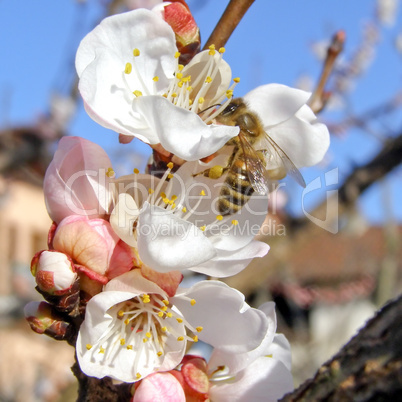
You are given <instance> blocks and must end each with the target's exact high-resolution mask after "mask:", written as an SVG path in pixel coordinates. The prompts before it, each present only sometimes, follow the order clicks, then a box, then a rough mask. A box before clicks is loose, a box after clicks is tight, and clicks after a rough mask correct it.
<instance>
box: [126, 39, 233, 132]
mask: <svg viewBox="0 0 402 402" xmlns="http://www.w3.org/2000/svg"><path fill="white" fill-rule="evenodd" d="M207 52H208V55H209V57H208V59H207V61H206V62H205V61H203V62H202V63H201V62H195V63H191V62H190V63H189V64H188V65H187V66H185V67H184V66H183V65H182V64H177V68H176V71H175V73H174V77H173V78H172V79H171V80H170V83H169V86H168V88H167V89H166V90H165V92H163V93H161V92H160V91H158V90H157V88H156V83H157V82H158V81H159V77H158V76H155V77H153V78H152V80H153V83H147V82H146V81H145V80H144V79H143V77H142V76H141V74H140V72H139V69H138V68H137V65H136V61H135V60H136V58H137V57H140V54H141V52H140V50H139V49H134V51H133V56H134V59H133V61H132V63H130V62H128V63H126V65H125V68H124V72H123V79H124V81H125V82H126V86H127V88H128V89H129V91H130V92H131V93H132V94H133V95H134V96H135V97H139V96H142V95H155V94H158V93H160V94H161V95H162V96H164V97H165V98H166V99H168V100H169V101H170V102H172V103H173V104H174V105H176V106H178V107H181V108H183V109H186V110H189V111H192V112H194V113H197V114H198V115H199V116H200V117H201V119H202V120H203V121H204V122H205V123H207V124H208V123H210V122H211V121H212V120H213V119H214V118H215V117H216V116H217V115H219V114H220V113H221V112H222V111H223V110H224V109H225V107H226V106H227V105H228V104H229V103H230V101H231V100H232V97H233V89H234V87H235V86H236V84H237V83H238V82H239V81H240V79H239V78H234V80H233V81H234V82H233V84H232V85H231V86H230V87H229V88H226V89H220V91H221V93H215V94H214V96H213V99H214V104H209V103H210V102H208V101H207V97H206V96H207V95H210V94H207V93H208V91H210V89H211V87H212V86H213V85H214V83H215V84H216V82H214V81H215V80H218V77H220V76H219V74H218V73H219V70H220V66H221V64H222V55H223V53H224V52H225V49H224V48H220V49H219V50H218V51H216V50H215V46H214V45H211V46H210V47H209V51H207ZM179 57H180V53H179V52H176V54H175V58H176V59H178V58H179ZM198 64H199V66H198V67H199V68H197V65H198ZM190 71H193V72H194V71H196V77H192V76H191V75H190V74H189V73H190ZM130 74H134V75H135V80H134V82H135V83H136V85H138V86H140V88H141V89H143V90H140V89H139V88H134V90H133V88H131V85H130V84H129V83H128V81H127V80H126V77H125V76H127V75H130ZM219 79H220V78H219ZM151 87H152V88H153V90H152V91H151V90H150V89H149V88H151ZM217 88H219V85H217ZM143 91H144V92H145V93H143Z"/></svg>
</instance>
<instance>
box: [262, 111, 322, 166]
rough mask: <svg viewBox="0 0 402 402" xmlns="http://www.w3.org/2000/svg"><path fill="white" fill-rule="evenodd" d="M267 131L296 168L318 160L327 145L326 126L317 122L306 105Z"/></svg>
mask: <svg viewBox="0 0 402 402" xmlns="http://www.w3.org/2000/svg"><path fill="white" fill-rule="evenodd" d="M267 133H268V134H269V135H270V136H271V137H272V139H273V140H274V141H275V142H276V143H277V144H278V145H279V146H280V147H281V148H282V150H283V151H284V152H285V153H286V154H287V156H288V157H289V158H290V160H291V161H292V162H293V163H294V164H295V165H296V166H297V167H298V168H300V167H304V166H312V165H315V164H317V163H318V162H320V161H321V160H322V158H323V157H324V155H325V153H326V152H327V150H328V147H329V132H328V129H327V127H326V126H325V125H324V124H321V123H318V122H317V120H316V118H315V116H314V114H313V112H312V111H311V109H310V108H309V107H308V106H304V107H303V108H302V109H301V110H300V111H299V112H298V113H297V114H296V116H294V117H292V118H290V119H289V120H287V121H286V122H284V123H283V124H279V125H278V126H275V127H271V128H270V129H268V130H267Z"/></svg>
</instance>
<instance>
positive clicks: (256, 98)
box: [244, 84, 311, 128]
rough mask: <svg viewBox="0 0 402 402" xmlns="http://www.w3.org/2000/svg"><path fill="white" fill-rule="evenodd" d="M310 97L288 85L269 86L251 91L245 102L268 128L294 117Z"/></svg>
mask: <svg viewBox="0 0 402 402" xmlns="http://www.w3.org/2000/svg"><path fill="white" fill-rule="evenodd" d="M310 96H311V93H309V92H306V91H302V90H300V89H295V88H290V87H287V86H286V85H280V84H267V85H262V86H260V87H257V88H255V89H253V90H252V91H250V92H249V93H248V94H246V95H245V96H244V100H245V101H246V102H247V104H248V106H249V108H250V109H251V110H252V111H253V112H255V113H257V114H258V116H259V117H260V119H261V121H262V123H263V125H264V127H266V128H267V127H271V126H274V125H276V124H279V123H282V122H284V121H285V120H287V119H289V118H290V117H292V116H294V115H295V113H296V112H297V111H298V110H299V109H300V108H301V107H302V106H303V105H305V104H306V102H307V101H308V99H309V98H310Z"/></svg>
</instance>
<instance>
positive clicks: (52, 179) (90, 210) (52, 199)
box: [43, 137, 112, 223]
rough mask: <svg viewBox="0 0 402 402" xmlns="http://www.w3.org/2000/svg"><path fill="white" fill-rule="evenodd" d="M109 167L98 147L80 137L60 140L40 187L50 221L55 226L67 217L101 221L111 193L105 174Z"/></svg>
mask: <svg viewBox="0 0 402 402" xmlns="http://www.w3.org/2000/svg"><path fill="white" fill-rule="evenodd" d="M111 166H112V163H111V161H110V159H109V157H108V156H107V154H106V152H105V151H104V150H103V149H102V148H101V147H100V146H99V145H97V144H95V143H93V142H91V141H88V140H85V139H83V138H80V137H63V138H62V139H61V140H60V142H59V144H58V148H57V150H56V152H55V154H54V157H53V160H52V162H51V163H50V165H49V167H48V169H47V171H46V174H45V179H44V183H43V191H44V193H45V202H46V207H47V210H48V213H49V215H50V217H51V218H52V219H53V220H54V221H55V222H57V223H59V222H60V221H61V220H62V219H64V218H65V217H67V216H69V215H74V214H75V215H77V214H79V215H83V216H89V217H91V218H100V217H103V216H104V215H105V214H106V213H108V211H109V206H110V203H111V193H110V191H109V181H110V180H109V178H108V177H107V176H106V171H107V169H108V168H110V167H111Z"/></svg>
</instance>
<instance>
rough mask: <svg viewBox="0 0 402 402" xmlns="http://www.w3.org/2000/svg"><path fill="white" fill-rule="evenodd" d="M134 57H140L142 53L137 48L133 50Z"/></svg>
mask: <svg viewBox="0 0 402 402" xmlns="http://www.w3.org/2000/svg"><path fill="white" fill-rule="evenodd" d="M133 55H134V57H138V56H139V55H140V51H139V50H138V49H137V48H135V49H134V50H133Z"/></svg>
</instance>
